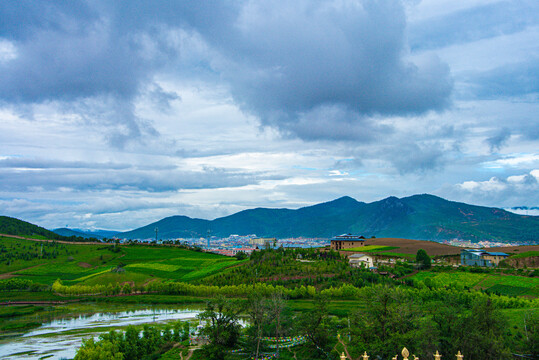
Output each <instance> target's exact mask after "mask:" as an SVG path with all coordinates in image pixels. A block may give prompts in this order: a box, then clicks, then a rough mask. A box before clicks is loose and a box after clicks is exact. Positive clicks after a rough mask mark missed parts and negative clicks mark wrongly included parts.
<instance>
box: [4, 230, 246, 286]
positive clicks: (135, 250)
mask: <svg viewBox="0 0 539 360" xmlns="http://www.w3.org/2000/svg"><path fill="white" fill-rule="evenodd" d="M0 246H1V248H2V249H3V258H2V261H0V275H2V274H3V275H2V277H3V278H9V277H17V278H21V279H28V280H31V281H33V282H34V283H38V284H46V285H51V284H52V283H53V282H54V281H55V280H57V279H60V280H62V281H63V282H64V283H65V284H66V285H76V284H80V285H96V284H104V285H107V284H116V283H119V284H122V283H126V282H128V283H131V284H133V285H143V284H146V283H149V282H151V281H161V280H163V279H172V280H178V281H193V280H197V279H200V278H203V277H205V276H208V275H211V274H214V273H217V272H220V271H222V270H223V269H226V268H228V267H230V266H234V265H237V264H240V263H242V261H238V260H236V259H235V258H231V257H226V256H221V255H217V254H211V253H204V252H196V251H192V250H187V249H183V248H178V247H157V246H156V247H153V246H142V245H125V246H118V247H117V248H115V247H114V246H113V245H106V244H103V245H85V244H59V243H41V242H35V241H31V240H21V239H14V238H9V237H0ZM47 256H48V258H47ZM118 267H121V268H122V269H123V271H120V272H116V271H111V270H113V269H117V268H118Z"/></svg>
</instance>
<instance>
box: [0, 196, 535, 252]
mask: <svg viewBox="0 0 539 360" xmlns="http://www.w3.org/2000/svg"><path fill="white" fill-rule="evenodd" d="M155 228H158V236H159V238H160V239H176V238H193V237H207V236H208V234H210V235H212V236H217V237H227V236H229V235H231V234H238V235H248V234H256V235H258V236H261V237H276V238H290V237H317V238H330V237H332V236H334V235H338V234H342V233H353V234H358V235H363V236H365V237H371V236H375V237H397V238H409V239H417V240H434V241H441V240H450V239H455V238H456V239H462V240H471V241H480V240H490V241H497V242H502V243H514V242H520V243H523V242H525V243H529V244H539V216H527V215H517V214H514V213H511V212H508V211H505V210H502V209H498V208H490V207H483V206H475V205H469V204H465V203H459V202H453V201H448V200H445V199H442V198H440V197H437V196H433V195H428V194H423V195H414V196H410V197H404V198H400V199H399V198H396V197H393V196H392V197H388V198H386V199H383V200H380V201H375V202H372V203H364V202H360V201H357V200H355V199H353V198H351V197H348V196H344V197H341V198H339V199H336V200H333V201H329V202H325V203H321V204H317V205H313V206H308V207H303V208H300V209H297V210H291V209H267V208H256V209H249V210H244V211H240V212H238V213H235V214H232V215H229V216H225V217H221V218H217V219H215V220H204V219H193V218H190V217H187V216H181V215H177V216H171V217H167V218H164V219H162V220H159V221H157V222H154V223H151V224H149V225H146V226H143V227H141V228H138V229H135V230H131V231H126V232H120V233H114V232H112V231H91V232H89V231H85V230H78V229H66V228H61V229H55V230H54V233H53V232H51V231H49V230H47V229H44V228H42V227H39V226H37V225H34V224H30V223H28V222H25V221H22V220H19V219H15V218H11V217H7V216H0V234H11V235H21V236H34V237H35V236H40V237H44V238H48V239H64V240H70V239H72V238H73V237H82V238H89V237H94V238H101V237H103V236H104V237H107V238H111V237H113V236H116V237H119V238H127V239H153V238H155Z"/></svg>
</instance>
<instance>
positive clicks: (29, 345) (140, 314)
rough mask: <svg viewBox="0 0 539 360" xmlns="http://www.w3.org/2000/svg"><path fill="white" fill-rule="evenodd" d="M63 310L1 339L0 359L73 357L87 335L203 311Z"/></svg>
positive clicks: (135, 307) (91, 307) (163, 308)
mask: <svg viewBox="0 0 539 360" xmlns="http://www.w3.org/2000/svg"><path fill="white" fill-rule="evenodd" d="M63 310H64V312H65V311H66V310H68V311H67V312H68V314H65V313H64V315H54V319H52V320H48V321H44V322H43V324H42V325H41V326H40V327H38V328H35V329H32V330H29V331H28V332H25V333H20V334H16V335H13V336H10V337H5V338H2V339H0V359H31V360H34V359H35V360H39V359H48V360H49V359H50V360H56V359H58V360H60V359H72V358H73V357H74V356H75V353H76V351H77V349H78V348H79V347H80V345H81V343H82V339H84V338H88V337H90V336H94V337H97V336H98V335H99V334H100V333H103V332H108V331H110V330H113V329H119V328H122V327H125V326H127V325H141V324H155V323H165V322H168V321H175V320H188V319H194V318H195V317H196V315H197V314H198V313H199V312H200V310H199V309H197V306H196V305H193V306H185V305H184V306H176V307H171V306H147V305H146V306H143V305H122V306H121V307H120V306H113V307H111V306H107V308H106V310H105V309H103V307H102V306H100V305H97V304H95V305H88V306H84V307H83V310H81V308H78V309H77V308H73V309H63Z"/></svg>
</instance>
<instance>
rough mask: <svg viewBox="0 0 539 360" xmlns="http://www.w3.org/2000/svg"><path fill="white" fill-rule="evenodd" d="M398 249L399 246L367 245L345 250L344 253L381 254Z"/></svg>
mask: <svg viewBox="0 0 539 360" xmlns="http://www.w3.org/2000/svg"><path fill="white" fill-rule="evenodd" d="M398 248H399V247H398V246H384V245H366V246H359V247H355V248H350V249H343V251H361V252H381V251H388V250H395V249H398Z"/></svg>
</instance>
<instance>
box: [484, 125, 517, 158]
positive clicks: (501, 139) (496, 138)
mask: <svg viewBox="0 0 539 360" xmlns="http://www.w3.org/2000/svg"><path fill="white" fill-rule="evenodd" d="M510 137H511V130H509V129H508V128H502V129H499V130H498V131H497V132H496V134H494V135H493V136H491V137H489V138H487V140H486V142H487V144H488V145H489V146H490V151H491V152H493V151H494V150H500V149H501V148H502V146H504V145H505V143H506V142H507V140H509V138H510Z"/></svg>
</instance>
